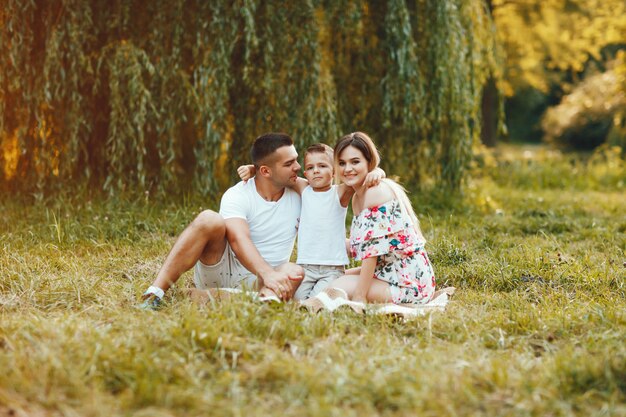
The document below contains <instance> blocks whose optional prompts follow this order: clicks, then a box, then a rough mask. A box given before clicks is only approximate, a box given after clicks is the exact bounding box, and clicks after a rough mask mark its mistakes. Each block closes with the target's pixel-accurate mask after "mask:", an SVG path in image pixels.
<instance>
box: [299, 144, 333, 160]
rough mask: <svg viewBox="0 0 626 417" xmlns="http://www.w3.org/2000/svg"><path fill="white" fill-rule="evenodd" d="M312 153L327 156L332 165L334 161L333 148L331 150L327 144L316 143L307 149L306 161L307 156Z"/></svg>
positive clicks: (305, 152)
mask: <svg viewBox="0 0 626 417" xmlns="http://www.w3.org/2000/svg"><path fill="white" fill-rule="evenodd" d="M311 153H323V154H326V156H328V157H329V158H330V163H331V164H332V162H333V159H334V151H333V148H331V147H330V146H328V145H326V144H325V143H315V144H313V145H311V146H309V147H308V148H306V151H304V159H306V156H307V155H308V154H311Z"/></svg>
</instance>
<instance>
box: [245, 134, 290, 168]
mask: <svg viewBox="0 0 626 417" xmlns="http://www.w3.org/2000/svg"><path fill="white" fill-rule="evenodd" d="M291 145H293V139H291V136H289V135H288V134H286V133H274V132H272V133H266V134H264V135H261V136H259V137H258V138H256V139H255V140H254V143H253V144H252V149H251V150H250V156H251V157H252V163H253V164H254V166H255V167H257V168H258V167H259V166H261V165H262V164H267V163H268V161H267V157H268V156H270V155H271V154H273V153H274V152H276V150H277V149H278V148H282V147H283V146H291Z"/></svg>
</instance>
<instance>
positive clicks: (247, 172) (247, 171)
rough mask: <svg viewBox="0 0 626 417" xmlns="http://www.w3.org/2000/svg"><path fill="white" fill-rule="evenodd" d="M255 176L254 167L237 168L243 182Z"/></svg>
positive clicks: (243, 166)
mask: <svg viewBox="0 0 626 417" xmlns="http://www.w3.org/2000/svg"><path fill="white" fill-rule="evenodd" d="M372 172H373V171H372ZM255 174H256V168H254V165H242V166H240V167H239V168H237V175H239V178H241V179H242V180H243V182H246V181H248V180H249V179H250V178H252V177H254V175H255Z"/></svg>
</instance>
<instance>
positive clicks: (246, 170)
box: [237, 165, 256, 182]
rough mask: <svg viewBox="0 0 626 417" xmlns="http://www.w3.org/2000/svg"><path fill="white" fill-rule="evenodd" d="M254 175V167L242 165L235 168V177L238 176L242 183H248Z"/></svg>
mask: <svg viewBox="0 0 626 417" xmlns="http://www.w3.org/2000/svg"><path fill="white" fill-rule="evenodd" d="M255 174H256V168H254V165H242V166H240V167H239V168H237V175H239V178H241V179H242V180H243V182H246V181H248V180H249V179H250V178H252V177H254V175H255Z"/></svg>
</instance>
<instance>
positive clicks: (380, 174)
mask: <svg viewBox="0 0 626 417" xmlns="http://www.w3.org/2000/svg"><path fill="white" fill-rule="evenodd" d="M386 176H387V175H386V174H385V171H383V170H382V169H380V168H378V167H376V168H374V170H372V171H370V172H369V173H368V174H367V176H366V177H365V182H364V183H363V185H365V186H366V187H368V188H369V187H375V186H377V185H378V184H380V180H382V179H383V178H385V177H386Z"/></svg>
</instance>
